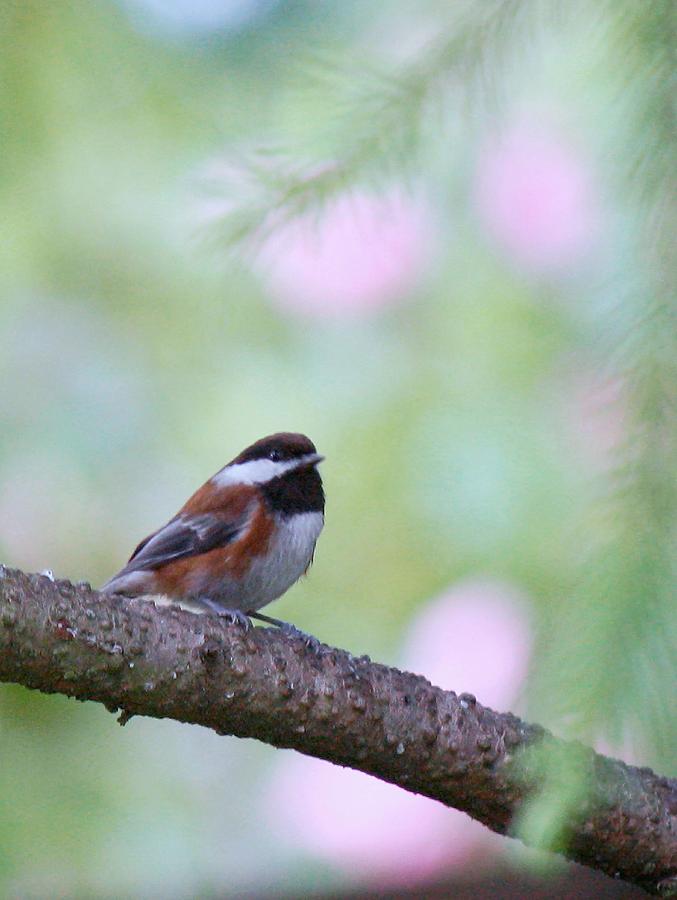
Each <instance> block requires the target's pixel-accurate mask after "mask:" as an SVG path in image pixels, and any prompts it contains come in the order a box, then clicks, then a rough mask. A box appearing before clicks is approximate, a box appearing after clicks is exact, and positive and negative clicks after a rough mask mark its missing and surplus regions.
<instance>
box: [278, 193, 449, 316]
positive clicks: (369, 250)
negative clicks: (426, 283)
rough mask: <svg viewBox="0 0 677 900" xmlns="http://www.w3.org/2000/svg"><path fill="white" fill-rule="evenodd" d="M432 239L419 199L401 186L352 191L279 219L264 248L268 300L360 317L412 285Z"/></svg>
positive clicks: (302, 310)
mask: <svg viewBox="0 0 677 900" xmlns="http://www.w3.org/2000/svg"><path fill="white" fill-rule="evenodd" d="M432 239H433V228H432V224H431V217H430V214H429V211H428V210H427V209H426V207H425V205H424V204H423V203H422V202H421V201H420V200H415V199H413V198H411V197H409V196H408V195H406V194H404V193H403V192H402V191H399V190H391V191H389V192H387V193H386V194H384V195H375V194H368V193H365V192H354V193H351V194H345V195H343V196H341V197H339V198H338V199H336V200H334V201H333V202H331V203H329V204H328V205H327V207H326V208H325V209H324V210H323V211H322V212H320V213H319V214H315V215H310V214H309V215H305V216H302V217H301V218H300V219H295V220H293V221H291V222H289V223H287V224H285V225H283V226H281V227H280V228H279V229H278V230H277V231H276V232H275V233H274V234H273V235H272V236H271V237H270V238H269V239H268V241H267V242H266V244H265V246H264V248H263V250H262V253H261V263H262V270H263V274H264V278H265V281H266V285H267V289H268V292H269V294H270V297H271V299H272V300H273V301H274V302H275V303H276V304H277V306H278V307H280V308H281V309H282V310H283V311H285V312H292V313H296V314H301V315H308V316H314V317H316V318H329V319H340V318H346V317H356V316H362V315H365V314H369V313H373V312H376V311H377V310H381V309H383V308H384V307H387V306H389V305H390V304H392V303H395V302H397V301H398V300H401V299H402V298H404V297H405V296H406V295H407V294H408V293H410V292H411V290H412V289H413V288H414V287H415V286H416V284H417V282H418V281H419V279H420V278H421V276H422V274H423V273H424V271H425V268H426V264H427V263H428V261H429V260H430V256H431V253H430V247H431V243H432Z"/></svg>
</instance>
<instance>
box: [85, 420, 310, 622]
mask: <svg viewBox="0 0 677 900" xmlns="http://www.w3.org/2000/svg"><path fill="white" fill-rule="evenodd" d="M323 459H324V457H323V456H320V454H319V453H318V452H317V451H316V449H315V445H314V444H313V442H312V441H311V440H310V439H309V438H307V437H306V436H305V435H303V434H291V433H286V432H283V433H281V434H272V435H270V437H265V438H262V439H261V440H259V441H256V443H255V444H252V445H251V447H247V449H246V450H243V451H242V453H240V454H239V455H238V456H236V457H235V459H233V460H232V461H231V462H229V463H228V465H226V466H224V467H223V468H222V469H221V470H220V471H218V472H217V473H216V475H214V476H213V477H212V478H210V479H209V481H207V482H206V483H205V484H203V485H202V487H201V488H200V489H199V490H198V491H196V492H195V493H194V494H193V496H192V497H191V498H190V499H189V500H188V501H187V502H186V503H185V504H184V505H183V506H182V507H181V509H180V510H179V512H178V513H177V514H176V515H175V516H174V518H173V519H170V520H169V522H167V524H166V525H164V526H163V527H162V528H160V529H159V530H158V531H155V532H153V534H151V535H149V536H148V537H147V538H145V539H144V540H143V541H141V543H140V544H139V546H138V547H137V548H136V550H135V551H134V553H132V556H131V558H130V560H129V562H128V563H127V565H126V566H125V567H124V568H123V569H121V570H120V571H119V572H118V574H117V575H115V576H114V577H113V578H111V579H110V581H108V582H106V584H105V585H104V586H103V587H102V589H101V590H102V591H104V592H106V593H109V594H125V595H127V596H131V597H134V596H139V595H142V594H163V595H165V596H166V597H168V598H169V599H170V600H173V601H176V602H178V601H181V603H182V604H184V605H188V606H189V607H194V608H197V610H202V611H205V610H211V611H212V612H216V613H218V614H219V615H223V616H226V617H227V618H229V619H230V620H231V621H233V622H239V623H240V624H242V625H244V626H245V627H249V625H250V624H251V623H250V621H249V618H248V617H249V616H253V617H254V618H258V619H261V620H262V621H264V622H268V623H269V624H272V625H277V626H278V627H281V628H287V629H289V630H291V631H296V630H297V629H294V628H293V626H288V625H286V624H285V623H284V622H280V621H279V620H277V619H272V618H270V617H269V616H264V615H262V614H261V613H258V610H259V609H260V608H261V607H262V606H265V605H266V604H267V603H270V602H271V600H276V599H277V598H278V597H280V596H281V595H282V594H284V592H285V591H286V590H287V589H288V588H290V587H291V586H292V584H294V582H296V581H298V579H299V578H300V577H301V575H303V574H304V573H305V572H306V571H307V570H308V568H309V566H310V564H311V563H312V561H313V553H314V551H315V543H316V542H317V539H318V537H319V535H320V532H321V531H322V526H323V525H324V491H323V489H322V479H321V477H320V473H319V472H318V470H317V465H318V463H321V462H322V460H323Z"/></svg>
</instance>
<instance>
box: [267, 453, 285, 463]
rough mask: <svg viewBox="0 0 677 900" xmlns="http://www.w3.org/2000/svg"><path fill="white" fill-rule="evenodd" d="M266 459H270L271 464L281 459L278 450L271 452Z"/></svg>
mask: <svg viewBox="0 0 677 900" xmlns="http://www.w3.org/2000/svg"><path fill="white" fill-rule="evenodd" d="M268 459H272V461H273V462H278V461H279V460H281V459H282V454H281V453H280V451H279V450H271V451H270V453H269V454H268Z"/></svg>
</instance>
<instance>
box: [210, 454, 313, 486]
mask: <svg viewBox="0 0 677 900" xmlns="http://www.w3.org/2000/svg"><path fill="white" fill-rule="evenodd" d="M310 456H314V454H309V455H308V456H307V457H306V456H302V457H300V458H299V459H291V460H287V461H286V462H282V461H279V462H274V461H273V460H272V459H252V460H250V461H249V462H245V463H238V464H237V465H235V466H225V468H223V469H221V471H220V472H217V473H216V475H214V477H213V478H212V484H215V485H216V486H217V487H229V486H230V485H234V484H265V482H266V481H271V480H272V479H273V478H279V476H280V475H284V473H285V472H290V471H291V470H292V469H296V468H297V467H298V466H302V465H303V464H304V463H305V462H307V460H308V459H309V458H310Z"/></svg>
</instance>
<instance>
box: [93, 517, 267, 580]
mask: <svg viewBox="0 0 677 900" xmlns="http://www.w3.org/2000/svg"><path fill="white" fill-rule="evenodd" d="M250 518H251V507H250V506H249V505H247V506H245V507H244V508H240V509H239V510H238V512H237V513H235V512H234V511H233V512H231V513H230V514H229V513H227V512H226V511H225V510H224V509H221V510H219V512H218V513H211V512H205V513H200V514H198V515H190V514H188V513H185V512H181V513H179V514H178V515H177V516H174V518H173V519H171V520H170V521H169V522H167V524H166V525H164V526H163V527H162V528H160V529H159V530H158V531H155V532H154V533H153V534H151V535H149V536H148V537H147V538H145V539H144V540H143V541H141V543H140V544H139V546H138V547H137V548H136V550H135V551H134V553H133V554H132V556H131V558H130V560H129V562H128V563H127V565H126V566H125V567H124V568H123V569H121V570H120V571H119V572H118V573H117V575H114V576H113V578H111V579H110V580H109V581H107V582H106V584H105V585H104V586H103V587H102V590H103V591H106V590H108V591H110V590H113V591H115V589H116V588H118V587H121V586H122V582H121V579H123V578H124V577H125V576H126V575H129V574H130V573H132V572H141V571H151V570H153V569H159V568H160V567H161V566H164V565H166V563H169V562H173V561H174V560H177V559H182V558H183V557H186V556H197V555H198V554H200V553H207V551H209V550H213V549H214V548H215V547H223V546H225V545H226V544H229V543H231V541H234V540H235V539H236V538H237V537H238V535H239V534H241V532H242V531H243V530H244V529H245V528H246V527H247V525H248V523H249V520H250Z"/></svg>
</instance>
